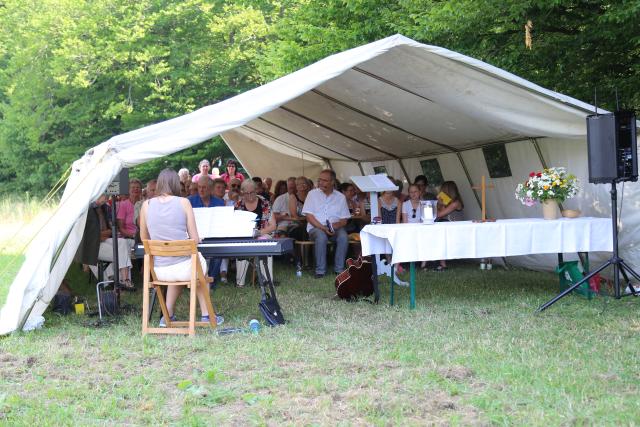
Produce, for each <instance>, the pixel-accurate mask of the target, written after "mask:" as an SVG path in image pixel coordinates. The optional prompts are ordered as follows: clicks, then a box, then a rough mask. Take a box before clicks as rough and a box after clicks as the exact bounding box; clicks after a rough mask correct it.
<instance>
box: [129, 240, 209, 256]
mask: <svg viewBox="0 0 640 427" xmlns="http://www.w3.org/2000/svg"><path fill="white" fill-rule="evenodd" d="M142 244H143V245H144V253H145V254H149V255H151V256H169V257H171V256H191V255H192V254H197V253H198V247H197V246H196V242H195V240H143V241H142Z"/></svg>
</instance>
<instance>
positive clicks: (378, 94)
mask: <svg viewBox="0 0 640 427" xmlns="http://www.w3.org/2000/svg"><path fill="white" fill-rule="evenodd" d="M591 111H593V107H591V106H590V105H588V104H585V103H583V102H580V101H578V100H575V99H572V98H570V97H567V96H564V95H562V94H559V93H556V92H552V91H549V90H547V89H544V88H541V87H539V86H537V85H535V84H533V83H531V82H528V81H526V80H523V79H521V78H519V77H517V76H515V75H513V74H510V73H508V72H506V71H504V70H501V69H498V68H496V67H493V66H491V65H488V64H486V63H484V62H481V61H478V60H475V59H473V58H469V57H467V56H464V55H461V54H458V53H456V52H452V51H449V50H446V49H443V48H439V47H435V46H428V45H424V44H420V43H418V42H415V41H413V40H411V39H408V38H406V37H403V36H401V35H396V36H392V37H389V38H386V39H383V40H380V41H377V42H374V43H371V44H368V45H364V46H361V47H358V48H355V49H351V50H348V51H345V52H342V53H338V54H336V55H333V56H330V57H328V58H325V59H324V60H321V61H319V62H317V63H315V64H312V65H310V66H308V67H305V68H303V69H301V70H299V71H297V72H294V73H292V74H289V75H287V76H285V77H282V78H280V79H278V80H275V81H273V82H271V83H268V84H266V85H264V86H261V87H258V88H256V89H253V90H251V91H248V92H245V93H243V94H240V95H238V96H235V97H233V98H230V99H228V100H225V101H223V102H220V103H218V104H215V105H211V106H207V107H204V108H201V109H199V110H197V111H194V112H193V113H190V114H186V115H184V116H180V117H176V118H174V119H171V120H168V121H165V122H162V123H158V124H155V125H151V126H148V127H144V128H141V129H137V130H135V131H132V132H128V133H125V134H122V135H118V136H116V137H113V138H111V139H109V140H108V141H106V142H104V143H102V144H100V145H99V146H97V147H95V148H93V149H91V150H89V151H88V152H87V153H86V154H85V155H84V156H83V157H82V158H81V159H79V160H78V161H76V162H75V163H74V164H73V170H72V174H71V178H70V180H69V182H68V184H67V187H66V189H65V192H64V195H63V197H62V200H61V203H60V205H59V207H58V209H57V211H56V212H55V214H54V215H53V217H52V218H51V221H50V223H49V226H48V227H47V228H46V229H44V230H43V231H42V232H41V233H40V234H39V235H38V236H37V237H36V239H35V240H34V241H33V243H32V244H31V245H30V246H29V249H28V250H27V253H26V259H25V262H24V264H23V266H22V268H21V270H20V271H19V273H18V275H17V276H16V278H15V280H14V282H13V284H12V286H11V289H10V291H9V295H8V298H7V303H6V304H5V306H4V307H3V308H2V311H1V312H0V334H3V333H8V332H11V331H14V330H16V329H18V328H20V327H22V325H23V324H24V322H25V321H26V324H27V326H28V325H30V324H32V323H34V322H35V321H36V320H37V319H38V317H39V316H40V315H41V314H42V313H43V312H44V310H45V309H46V307H47V305H48V304H49V302H50V301H51V299H52V297H53V295H54V294H55V293H56V290H57V289H58V286H59V284H60V282H61V280H62V278H63V277H64V275H65V273H66V271H67V269H68V267H69V264H70V263H71V260H72V258H73V255H74V254H75V251H76V249H77V246H78V243H79V241H80V238H81V237H82V232H83V229H84V222H85V218H86V212H87V208H88V205H89V203H90V202H91V201H92V200H95V199H96V198H97V197H98V196H99V195H100V194H101V193H103V192H104V190H105V188H106V187H107V185H108V184H109V182H110V181H111V180H112V179H113V178H114V177H115V175H116V174H117V173H118V172H119V171H120V169H121V168H122V167H132V166H135V165H137V164H140V163H143V162H146V161H149V160H152V159H155V158H158V157H162V156H166V155H168V154H171V153H174V152H176V151H180V150H183V149H185V148H188V147H190V146H192V145H194V144H198V143H201V142H203V141H207V140H209V139H210V138H212V137H214V136H216V135H222V137H223V138H224V140H225V141H226V142H227V144H228V145H229V146H230V148H231V149H232V151H233V152H234V154H235V155H236V156H237V158H238V159H239V160H240V161H241V162H242V164H243V165H244V167H245V168H246V170H247V171H249V173H251V174H252V175H254V176H255V175H260V176H268V175H270V176H275V177H277V178H284V177H287V176H291V175H301V174H304V175H306V176H310V177H315V176H317V174H318V172H319V171H320V170H321V169H322V168H324V167H332V168H333V169H335V170H336V172H337V174H338V176H339V178H340V179H342V180H346V179H348V178H349V177H350V176H353V175H361V174H371V173H373V171H374V168H375V167H380V166H383V167H384V168H385V169H386V171H387V172H388V173H389V174H390V175H392V176H394V177H398V178H402V179H404V180H405V181H410V180H412V179H413V177H415V175H417V174H420V173H422V172H423V170H422V167H423V164H422V163H421V161H422V160H425V159H436V160H437V165H438V167H439V168H440V169H441V172H442V176H443V178H444V179H445V180H454V181H456V182H457V183H458V186H459V187H460V190H461V194H462V197H463V200H465V201H466V206H465V214H466V215H467V217H468V218H472V217H477V216H478V215H479V206H478V204H477V203H476V200H477V195H476V194H475V193H474V191H473V190H472V189H471V186H472V185H473V184H474V183H475V182H477V181H478V180H479V179H480V176H482V175H485V176H489V171H488V169H487V166H486V163H485V158H484V156H483V151H482V149H481V147H485V146H488V145H492V144H500V143H505V144H506V146H505V148H506V153H507V157H508V162H509V167H510V170H511V176H507V177H503V178H499V179H494V180H493V184H494V185H495V190H494V191H493V193H492V194H490V195H489V202H490V204H489V214H490V215H492V216H493V217H496V218H510V217H525V216H539V215H540V213H539V212H536V211H535V210H532V209H530V208H525V207H523V206H522V205H519V204H518V202H517V201H516V200H515V199H514V197H513V191H514V188H515V185H516V184H517V182H519V181H520V180H521V179H523V178H524V177H525V176H526V175H528V173H529V171H531V170H533V169H539V168H540V167H542V166H545V165H548V166H560V165H562V166H566V167H567V168H568V169H569V170H570V171H571V172H574V173H576V174H577V175H578V176H579V177H580V178H582V180H583V182H585V183H586V174H587V166H586V165H587V162H586V143H585V136H586V126H585V116H586V115H587V114H589V113H590V112H591ZM431 164H433V163H431ZM636 188H637V186H636V185H633V186H628V187H627V188H626V189H625V191H624V193H625V194H624V197H625V200H631V202H632V203H635V202H637V199H638V195H637V194H636V193H637V190H636ZM607 190H608V189H606V188H604V187H603V186H594V185H586V186H585V189H584V191H583V192H582V193H581V195H580V197H579V198H578V199H577V200H576V201H575V202H574V203H575V204H574V205H572V207H577V208H579V209H582V210H583V214H586V215H595V216H606V215H609V208H608V192H607ZM629 198H630V199H629ZM623 215H626V217H625V216H623V221H626V222H624V224H625V226H626V227H627V228H628V231H629V233H628V235H631V234H633V231H635V230H636V229H637V227H638V224H639V223H640V214H636V213H635V212H630V210H627V211H626V212H623ZM621 249H622V252H623V253H624V251H625V250H627V254H628V255H629V254H630V255H631V256H632V258H633V259H635V260H638V259H639V258H640V257H639V256H638V253H636V252H634V251H635V245H634V244H633V241H632V239H630V238H627V239H626V240H625V237H624V235H623V236H622V238H621ZM552 258H553V257H552ZM515 262H518V263H520V264H523V265H527V266H529V267H535V268H544V267H547V268H548V267H549V266H550V264H551V261H550V259H549V257H546V258H545V257H528V258H526V259H523V260H516V261H515Z"/></svg>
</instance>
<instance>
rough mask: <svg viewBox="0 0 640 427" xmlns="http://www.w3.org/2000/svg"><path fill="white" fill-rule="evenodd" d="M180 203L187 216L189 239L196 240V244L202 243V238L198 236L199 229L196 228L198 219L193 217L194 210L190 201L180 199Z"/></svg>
mask: <svg viewBox="0 0 640 427" xmlns="http://www.w3.org/2000/svg"><path fill="white" fill-rule="evenodd" d="M180 203H181V204H182V208H183V209H184V213H185V214H187V234H188V235H189V238H190V239H192V240H195V241H196V243H200V236H198V228H197V227H196V218H195V216H194V215H193V208H192V207H191V203H189V200H187V199H185V198H180Z"/></svg>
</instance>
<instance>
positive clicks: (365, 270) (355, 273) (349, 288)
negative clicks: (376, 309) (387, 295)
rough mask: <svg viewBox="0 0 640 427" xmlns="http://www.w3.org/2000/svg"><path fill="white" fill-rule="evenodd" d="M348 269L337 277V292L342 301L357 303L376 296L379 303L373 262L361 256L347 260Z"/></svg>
mask: <svg viewBox="0 0 640 427" xmlns="http://www.w3.org/2000/svg"><path fill="white" fill-rule="evenodd" d="M346 264H347V269H346V270H344V271H343V272H342V273H340V274H338V276H337V277H336V281H335V284H336V292H337V294H338V296H339V297H340V298H341V299H345V300H348V301H355V300H358V299H360V298H364V297H368V296H371V295H373V294H375V302H376V303H377V302H378V299H379V293H378V290H377V286H376V285H377V283H374V281H373V269H372V266H371V261H370V260H369V259H368V257H367V258H362V256H359V257H358V259H356V260H353V259H351V258H349V259H347V262H346Z"/></svg>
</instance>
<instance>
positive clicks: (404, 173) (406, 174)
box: [396, 158, 411, 183]
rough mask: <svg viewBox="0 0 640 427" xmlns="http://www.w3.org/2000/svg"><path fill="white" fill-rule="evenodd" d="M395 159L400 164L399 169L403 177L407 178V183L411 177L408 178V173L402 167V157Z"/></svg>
mask: <svg viewBox="0 0 640 427" xmlns="http://www.w3.org/2000/svg"><path fill="white" fill-rule="evenodd" d="M396 160H397V161H398V164H399V165H400V169H401V170H402V174H403V175H404V178H405V179H406V180H407V182H408V183H411V179H410V178H409V174H408V173H407V170H406V169H405V168H404V164H403V163H402V159H400V158H398V159H396Z"/></svg>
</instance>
